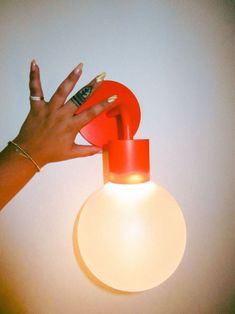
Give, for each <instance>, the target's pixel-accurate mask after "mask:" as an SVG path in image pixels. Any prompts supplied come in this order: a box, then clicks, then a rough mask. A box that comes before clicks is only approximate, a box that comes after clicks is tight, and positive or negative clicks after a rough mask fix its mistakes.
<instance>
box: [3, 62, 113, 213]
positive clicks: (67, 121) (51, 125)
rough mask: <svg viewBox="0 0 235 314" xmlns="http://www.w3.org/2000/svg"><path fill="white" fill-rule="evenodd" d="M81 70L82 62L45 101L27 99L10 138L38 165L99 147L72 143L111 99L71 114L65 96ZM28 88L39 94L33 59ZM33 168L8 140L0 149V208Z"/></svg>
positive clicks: (71, 106)
mask: <svg viewBox="0 0 235 314" xmlns="http://www.w3.org/2000/svg"><path fill="white" fill-rule="evenodd" d="M81 74H82V64H80V65H78V66H77V67H76V68H75V69H74V70H73V71H72V72H71V73H70V74H69V75H68V77H67V78H66V79H65V80H64V81H63V82H62V83H61V84H60V85H59V87H58V88H57V90H56V92H55V93H54V95H53V96H52V97H51V99H50V100H49V102H46V101H44V100H40V101H32V100H31V101H30V111H29V114H28V116H27V118H26V120H25V122H24V123H23V125H22V127H21V129H20V132H19V134H18V135H17V137H16V138H15V139H14V142H16V143H17V144H18V145H19V146H20V147H22V148H23V149H24V150H25V151H26V152H27V153H28V154H29V155H30V156H31V157H32V158H33V159H34V160H35V161H36V163H37V164H38V165H39V167H40V168H42V167H43V166H45V165H46V164H48V163H51V162H56V161H62V160H67V159H71V158H76V157H85V156H91V155H94V154H96V153H98V152H99V151H100V148H98V147H95V146H89V145H77V144H75V143H74V141H75V138H76V135H77V133H78V132H79V131H80V129H81V128H82V127H83V126H85V125H86V124H87V123H89V122H90V121H91V120H92V119H94V118H95V117H96V116H97V115H99V114H100V113H102V112H103V111H104V110H106V109H108V108H110V107H111V106H112V103H108V101H107V100H104V101H103V102H102V103H99V104H97V105H95V106H93V107H91V108H88V109H86V110H84V111H83V112H81V113H79V114H78V115H75V112H76V111H77V109H78V108H77V106H76V105H75V104H74V103H73V102H72V101H71V100H68V101H66V99H67V97H68V95H69V94H70V92H71V91H72V90H73V88H74V86H75V84H76V83H77V81H78V80H79V78H80V76H81ZM89 84H91V82H90V83H89ZM92 84H93V85H94V90H95V89H96V88H97V87H98V86H99V84H102V82H99V83H97V82H96V80H95V79H94V80H93V81H92ZM29 88H30V95H32V96H43V90H42V86H41V81H40V70H39V67H38V65H37V64H36V63H35V61H32V62H31V66H30V79H29ZM36 172H37V168H36V167H35V165H34V164H33V163H32V162H31V161H30V160H28V159H27V158H25V157H23V156H22V155H20V154H19V152H17V150H16V148H15V147H14V146H13V145H11V144H9V145H8V146H7V147H6V148H5V149H4V150H3V151H2V152H0V209H1V208H3V206H4V205H6V204H7V203H8V202H9V201H10V200H11V199H12V198H13V197H14V196H15V195H16V193H17V192H19V191H20V190H21V189H22V188H23V187H24V185H25V184H26V183H27V182H28V181H29V180H30V179H31V178H32V177H33V176H34V175H35V173H36Z"/></svg>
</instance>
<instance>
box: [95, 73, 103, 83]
mask: <svg viewBox="0 0 235 314" xmlns="http://www.w3.org/2000/svg"><path fill="white" fill-rule="evenodd" d="M105 76H106V73H105V72H102V73H100V74H99V75H98V76H97V77H96V79H95V80H96V83H100V82H102V81H103V80H104V78H105Z"/></svg>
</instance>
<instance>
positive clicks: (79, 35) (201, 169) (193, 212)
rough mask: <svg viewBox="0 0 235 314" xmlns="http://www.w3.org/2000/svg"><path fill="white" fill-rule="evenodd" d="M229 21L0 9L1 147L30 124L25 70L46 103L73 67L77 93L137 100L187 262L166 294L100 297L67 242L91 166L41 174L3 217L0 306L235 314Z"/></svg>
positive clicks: (219, 5)
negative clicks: (93, 86)
mask: <svg viewBox="0 0 235 314" xmlns="http://www.w3.org/2000/svg"><path fill="white" fill-rule="evenodd" d="M234 17H235V5H234V2H233V1H229V0H227V1H208V0H201V1H192V0H188V1H187V0H182V1H170V0H167V1H157V0H156V1H153V0H149V1H139V0H138V1H134V0H126V1H121V0H113V1H107V0H102V1H92V0H86V1H79V0H78V1H75V0H73V1H72V0H71V1H65V0H57V1H46V0H41V1H29V0H21V1H16V0H10V1H7V0H2V1H1V2H0V73H1V76H0V86H1V92H0V146H1V147H0V148H3V147H4V146H5V144H6V143H7V141H8V140H9V139H12V138H13V137H14V136H15V135H16V133H17V131H18V130H19V127H20V125H21V123H22V122H23V120H24V118H25V115H26V114H27V111H28V107H29V104H28V68H29V63H30V61H31V59H33V58H35V59H36V60H37V62H38V63H39V65H40V67H41V72H42V81H43V86H44V91H45V96H46V98H49V97H50V95H51V94H52V92H53V91H54V89H55V88H56V86H57V85H58V83H59V82H60V81H61V80H62V79H63V78H64V77H65V75H66V74H67V73H68V72H69V71H70V70H71V69H72V68H73V67H74V66H75V65H76V64H77V63H79V62H81V61H82V62H84V64H85V66H84V74H83V77H82V79H81V82H80V83H79V86H82V85H84V84H85V83H87V82H88V81H89V80H90V79H92V78H93V77H94V76H95V75H97V74H98V73H100V72H102V71H106V72H107V74H108V76H107V78H108V79H112V80H116V81H120V82H122V83H124V84H125V85H127V86H128V87H129V88H131V89H132V90H133V92H134V93H135V94H136V96H137V98H138V99H139V101H140V105H141V110H142V123H141V127H140V130H139V132H138V137H149V138H150V139H151V166H152V167H151V168H152V179H153V180H154V181H156V182H158V183H160V184H161V185H163V186H164V187H166V188H167V189H168V190H169V191H171V193H172V194H173V195H174V196H175V197H176V199H177V200H178V201H179V203H180V204H181V207H182V210H183V212H184V215H185V218H186V222H187V228H188V242H187V248H186V253H185V256H184V259H183V261H182V263H181V265H180V267H179V269H178V270H177V272H176V273H175V274H174V275H173V276H172V277H171V278H170V279H169V280H168V281H166V282H165V283H164V284H162V285H161V286H159V287H157V288H155V289H152V290H149V291H146V292H144V293H140V294H134V295H116V294H112V293H110V292H108V291H106V290H103V289H101V288H100V287H97V286H96V285H95V284H94V283H92V282H91V281H90V280H89V279H87V277H86V276H85V275H84V273H83V272H82V271H81V269H80V268H79V266H78V264H77V261H76V258H75V255H74V251H73V241H72V234H73V225H74V222H75V219H76V216H77V212H78V210H79V208H80V206H81V205H82V203H83V202H84V200H85V199H86V198H87V197H88V195H89V194H90V193H91V192H92V191H94V190H96V189H97V188H98V187H99V186H100V185H101V184H102V169H101V156H95V157H91V158H87V159H78V160H73V161H67V162H63V163H57V164H51V165H48V166H46V167H45V168H44V169H43V170H42V172H41V173H40V174H38V175H37V176H36V177H35V178H34V179H33V180H32V181H31V182H30V183H29V184H28V185H27V186H26V187H25V188H24V189H23V190H22V191H21V192H20V193H19V194H18V195H17V196H16V197H15V198H14V199H13V200H12V201H11V202H10V203H9V204H8V205H7V206H6V208H5V209H4V211H2V212H1V213H0V278H1V282H0V286H1V289H0V291H1V300H0V304H1V303H2V305H1V307H2V308H5V309H6V308H7V306H8V307H10V308H11V309H12V313H15V312H16V308H21V313H33V314H35V313H37V314H45V313H46V314H47V313H50V314H60V313H61V314H62V313H71V314H73V313H80V314H89V313H104V314H110V313H112V314H119V313H122V314H132V313H135V314H156V313H159V314H175V313H177V314H178V313H180V314H184V313H185V314H186V313H187V314H188V313H190V314H198V313H200V314H202V313H206V314H207V313H232V308H233V309H234V307H235V304H234V303H235V301H234V288H235V276H234V274H235V272H234V266H235V254H234V246H235V233H234V228H235V223H234V221H235V219H234V218H235V215H234V212H235V210H234V203H235V189H234V186H235V160H234V156H235V149H234V139H235V127H234V125H235V124H234V120H235V92H234V91H235V89H234V83H235V58H234V56H235V53H234V52H235V42H234V33H235V32H234V31H235V19H234ZM77 88H78V87H77ZM4 300H5V301H4ZM3 302H4V304H5V305H4V304H3ZM7 303H8V305H7ZM9 311H10V310H9ZM18 312H19V310H18ZM18 312H17V313H18Z"/></svg>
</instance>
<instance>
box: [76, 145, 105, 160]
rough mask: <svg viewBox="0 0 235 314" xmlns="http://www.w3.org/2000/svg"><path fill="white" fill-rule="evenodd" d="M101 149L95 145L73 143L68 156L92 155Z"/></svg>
mask: <svg viewBox="0 0 235 314" xmlns="http://www.w3.org/2000/svg"><path fill="white" fill-rule="evenodd" d="M101 151H102V149H101V148H100V147H97V146H91V145H77V144H74V145H73V147H72V150H71V152H70V158H77V157H87V156H92V155H95V154H97V153H100V152H101Z"/></svg>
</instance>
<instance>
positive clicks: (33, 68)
mask: <svg viewBox="0 0 235 314" xmlns="http://www.w3.org/2000/svg"><path fill="white" fill-rule="evenodd" d="M36 64H37V62H36V60H35V59H33V60H32V61H31V71H35V69H36Z"/></svg>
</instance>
